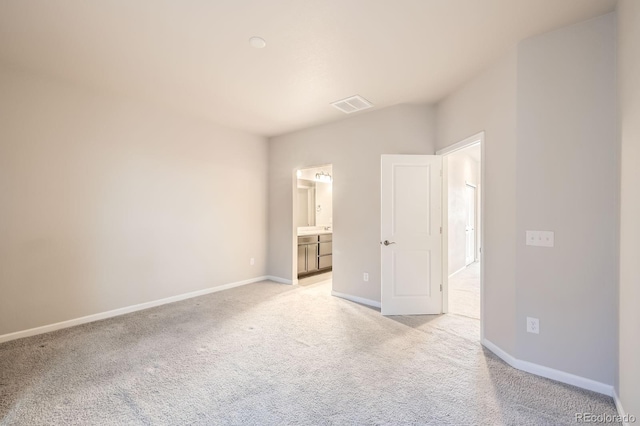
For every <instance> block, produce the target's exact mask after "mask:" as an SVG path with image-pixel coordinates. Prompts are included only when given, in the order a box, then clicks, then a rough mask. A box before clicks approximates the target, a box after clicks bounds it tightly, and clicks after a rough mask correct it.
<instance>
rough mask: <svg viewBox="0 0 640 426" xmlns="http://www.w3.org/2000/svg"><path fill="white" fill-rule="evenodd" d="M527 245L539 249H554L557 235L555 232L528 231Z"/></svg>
mask: <svg viewBox="0 0 640 426" xmlns="http://www.w3.org/2000/svg"><path fill="white" fill-rule="evenodd" d="M526 238H527V245H528V246H538V247H553V246H554V245H555V234H554V232H553V231H527V235H526Z"/></svg>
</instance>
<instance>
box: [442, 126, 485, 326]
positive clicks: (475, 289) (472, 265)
mask: <svg viewBox="0 0 640 426" xmlns="http://www.w3.org/2000/svg"><path fill="white" fill-rule="evenodd" d="M483 139H484V135H483V134H478V135H475V136H472V137H471V138H468V139H465V140H464V141H461V142H459V143H457V144H455V145H453V146H451V147H450V148H448V149H445V150H443V151H444V152H439V154H442V155H443V166H444V172H443V177H444V182H443V183H444V191H443V199H444V200H443V201H444V202H443V211H444V215H443V225H444V229H445V232H444V233H443V246H444V253H443V254H444V258H445V261H444V262H443V268H444V271H445V277H444V282H445V285H444V291H443V302H444V312H445V313H449V314H455V315H462V316H465V317H469V318H473V319H478V320H480V319H481V315H482V279H481V278H482V264H481V259H482V256H481V254H482V141H483ZM479 337H480V336H479Z"/></svg>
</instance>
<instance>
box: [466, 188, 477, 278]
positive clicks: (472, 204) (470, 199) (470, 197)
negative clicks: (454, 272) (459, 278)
mask: <svg viewBox="0 0 640 426" xmlns="http://www.w3.org/2000/svg"><path fill="white" fill-rule="evenodd" d="M466 198H467V226H466V228H465V236H466V239H467V244H466V262H465V264H466V265H470V264H472V263H473V262H475V261H476V188H474V187H473V186H471V185H467V192H466Z"/></svg>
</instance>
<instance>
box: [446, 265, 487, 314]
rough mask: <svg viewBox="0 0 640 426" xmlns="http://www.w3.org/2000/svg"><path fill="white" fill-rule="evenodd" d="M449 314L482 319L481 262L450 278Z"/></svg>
mask: <svg viewBox="0 0 640 426" xmlns="http://www.w3.org/2000/svg"><path fill="white" fill-rule="evenodd" d="M449 312H450V313H452V314H458V315H464V316H466V317H469V318H475V319H480V262H476V263H472V264H471V265H469V266H467V267H466V268H465V269H463V270H462V271H460V272H458V273H457V274H455V275H454V276H453V277H450V278H449Z"/></svg>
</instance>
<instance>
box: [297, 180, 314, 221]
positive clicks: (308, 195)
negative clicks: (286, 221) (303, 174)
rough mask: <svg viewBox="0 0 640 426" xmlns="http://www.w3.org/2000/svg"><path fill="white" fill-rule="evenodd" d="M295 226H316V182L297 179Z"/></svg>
mask: <svg viewBox="0 0 640 426" xmlns="http://www.w3.org/2000/svg"><path fill="white" fill-rule="evenodd" d="M296 223H297V226H298V227H300V226H316V182H314V181H312V180H308V179H298V218H297V221H296Z"/></svg>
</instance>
